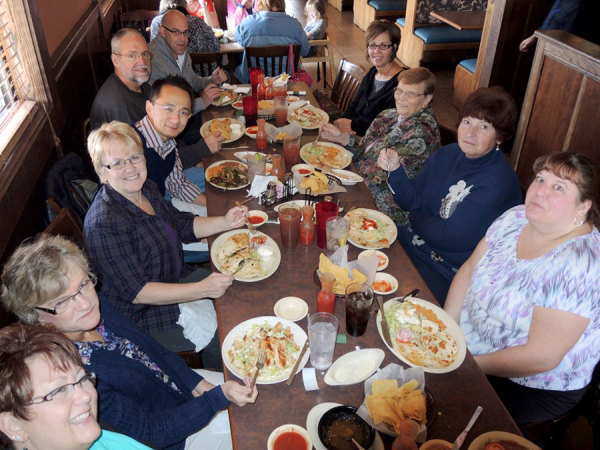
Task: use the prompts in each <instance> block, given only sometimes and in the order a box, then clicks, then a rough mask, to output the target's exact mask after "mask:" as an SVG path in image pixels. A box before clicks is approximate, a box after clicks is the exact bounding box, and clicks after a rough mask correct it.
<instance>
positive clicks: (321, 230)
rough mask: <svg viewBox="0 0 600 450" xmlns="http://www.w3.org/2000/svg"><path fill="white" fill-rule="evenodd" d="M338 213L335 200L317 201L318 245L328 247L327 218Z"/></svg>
mask: <svg viewBox="0 0 600 450" xmlns="http://www.w3.org/2000/svg"><path fill="white" fill-rule="evenodd" d="M337 214H338V205H337V203H335V202H330V201H322V202H319V203H317V245H318V246H319V247H320V248H326V247H327V228H326V226H325V224H326V222H327V219H329V218H330V217H333V216H337Z"/></svg>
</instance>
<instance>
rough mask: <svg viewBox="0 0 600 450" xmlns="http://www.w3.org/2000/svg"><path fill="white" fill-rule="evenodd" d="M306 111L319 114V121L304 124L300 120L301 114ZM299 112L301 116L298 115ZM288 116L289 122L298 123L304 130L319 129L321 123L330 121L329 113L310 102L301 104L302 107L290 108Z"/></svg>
mask: <svg viewBox="0 0 600 450" xmlns="http://www.w3.org/2000/svg"><path fill="white" fill-rule="evenodd" d="M305 111H306V112H309V113H314V114H316V115H317V116H319V122H318V123H317V124H312V125H309V124H304V125H303V124H302V122H300V121H299V120H300V118H301V114H302V113H303V112H305ZM299 114H300V116H298V115H299ZM287 118H288V122H289V123H293V124H296V125H298V126H299V127H301V128H303V129H304V130H317V129H319V128H320V127H321V125H323V124H324V123H328V122H329V114H327V113H326V112H325V111H323V110H322V109H319V108H315V107H314V106H312V105H310V104H308V105H304V106H301V107H300V108H294V109H290V108H288V117H287Z"/></svg>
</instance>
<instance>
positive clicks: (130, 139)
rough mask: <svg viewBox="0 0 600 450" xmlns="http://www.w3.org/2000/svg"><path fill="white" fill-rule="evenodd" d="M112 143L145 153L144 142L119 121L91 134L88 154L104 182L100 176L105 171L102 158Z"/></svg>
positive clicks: (103, 125)
mask: <svg viewBox="0 0 600 450" xmlns="http://www.w3.org/2000/svg"><path fill="white" fill-rule="evenodd" d="M110 142H118V143H120V144H121V145H122V146H124V147H125V148H128V149H129V150H134V149H135V150H137V151H138V153H140V152H141V153H143V148H144V147H143V146H142V140H141V139H140V136H139V135H138V134H137V132H136V131H135V130H134V129H133V128H132V127H131V126H130V125H128V124H126V123H123V122H119V121H117V120H113V121H112V122H109V123H103V124H102V125H101V126H100V128H96V129H95V130H94V131H92V132H91V133H90V136H89V137H88V140H87V148H88V153H89V154H90V158H91V159H92V164H93V165H94V170H95V171H96V174H97V175H98V177H99V178H100V180H102V176H101V175H100V172H101V171H102V169H103V167H102V158H103V157H104V152H105V151H106V148H107V145H108V144H109V143H110Z"/></svg>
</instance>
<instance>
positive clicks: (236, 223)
mask: <svg viewBox="0 0 600 450" xmlns="http://www.w3.org/2000/svg"><path fill="white" fill-rule="evenodd" d="M162 120H165V124H163V125H164V126H165V127H168V126H169V125H168V124H169V121H168V120H167V118H163V119H162ZM88 151H89V153H90V156H91V159H92V163H93V165H94V168H95V170H96V173H97V174H98V177H99V179H100V181H101V183H102V186H101V187H100V189H99V191H98V193H97V194H96V197H95V199H94V201H93V203H92V205H91V206H90V208H89V210H88V212H87V215H86V218H85V221H84V224H83V233H84V242H85V246H86V249H87V251H88V254H89V255H90V258H91V261H92V264H93V265H94V268H95V270H96V272H97V274H98V277H99V279H100V282H101V290H100V292H101V293H102V294H103V295H104V296H106V298H107V299H108V300H109V301H110V302H111V303H112V304H113V306H115V307H116V308H117V309H118V310H120V311H121V312H122V313H124V314H125V315H127V316H128V317H129V318H130V319H132V320H133V321H134V322H135V323H136V324H137V325H138V326H139V327H140V328H141V329H142V330H144V331H145V332H147V333H149V334H150V335H152V336H153V337H154V338H155V339H157V340H158V341H159V342H160V343H161V344H163V345H164V346H165V347H167V348H168V349H170V350H172V351H183V350H190V349H192V348H194V346H193V345H192V343H191V342H190V340H191V341H193V342H194V344H195V346H196V348H197V349H200V348H203V347H204V346H206V344H207V342H208V341H210V340H211V337H213V334H214V333H215V330H216V314H215V312H214V308H213V307H212V303H211V302H202V304H203V306H198V307H202V308H203V309H202V311H204V313H203V315H202V321H201V322H200V321H199V322H198V323H194V324H190V326H189V327H186V329H185V334H186V337H184V334H183V333H184V330H183V329H182V328H181V327H180V326H179V325H177V324H176V322H183V321H185V320H186V317H187V316H186V315H185V314H181V316H182V317H181V319H179V318H180V309H186V308H187V307H185V305H183V306H182V305H181V304H185V303H187V302H191V301H194V300H197V299H204V298H217V297H220V296H221V295H223V294H224V293H225V291H226V290H227V288H228V287H229V286H230V285H231V283H232V282H233V277H231V276H230V275H226V274H221V273H212V274H210V275H209V276H206V271H204V270H202V269H196V270H192V269H191V268H190V267H189V266H187V265H185V264H184V263H183V259H182V242H186V243H188V242H193V241H196V240H198V239H200V238H203V237H206V236H210V235H212V234H215V233H220V232H223V231H227V230H231V229H234V228H239V227H240V226H242V225H243V224H244V223H245V220H246V215H247V208H246V207H245V206H240V207H234V208H232V209H230V210H229V211H228V212H227V214H226V215H225V216H221V217H199V216H194V215H193V214H190V213H185V212H181V211H178V210H177V209H175V208H174V207H173V206H172V205H171V204H170V203H168V202H166V201H165V200H164V197H163V195H162V194H161V192H160V190H159V189H158V187H157V185H156V184H155V183H154V182H153V181H151V180H148V179H147V169H146V160H145V158H144V152H143V150H142V142H141V140H140V137H139V135H138V134H137V133H136V132H135V131H134V130H133V128H131V127H130V126H129V125H127V124H124V123H121V122H110V123H105V124H103V125H102V126H101V127H100V128H98V129H96V130H94V131H93V132H92V133H91V134H90V136H89V138H88ZM148 162H149V163H151V159H149V160H148ZM155 169H156V168H155ZM158 170H160V168H158ZM195 305H198V303H196V304H195ZM195 308H196V306H194V308H193V309H195ZM204 308H207V309H204ZM190 328H191V329H190ZM215 336H216V335H215ZM200 341H204V343H203V345H201V344H202V343H201V342H200ZM206 350H207V351H208V352H207V354H206V355H203V359H204V362H205V364H206V365H207V367H216V368H218V367H220V365H221V358H220V351H219V349H218V339H216V337H215V338H213V339H212V346H210V347H209V348H208V349H206ZM211 351H212V356H213V359H212V360H210V361H209V360H207V359H206V357H208V356H210V355H211ZM205 353H206V351H205Z"/></svg>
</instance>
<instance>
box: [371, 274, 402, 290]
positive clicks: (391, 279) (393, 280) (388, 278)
mask: <svg viewBox="0 0 600 450" xmlns="http://www.w3.org/2000/svg"><path fill="white" fill-rule="evenodd" d="M376 281H387V282H388V283H390V284H391V285H392V289H390V290H389V291H378V290H376V289H375V288H373V291H374V292H375V293H376V294H379V295H389V294H393V293H394V292H396V291H397V290H398V280H396V278H395V277H393V276H392V275H390V274H389V273H384V272H378V273H377V274H376V275H375V281H373V283H375V282H376Z"/></svg>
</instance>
